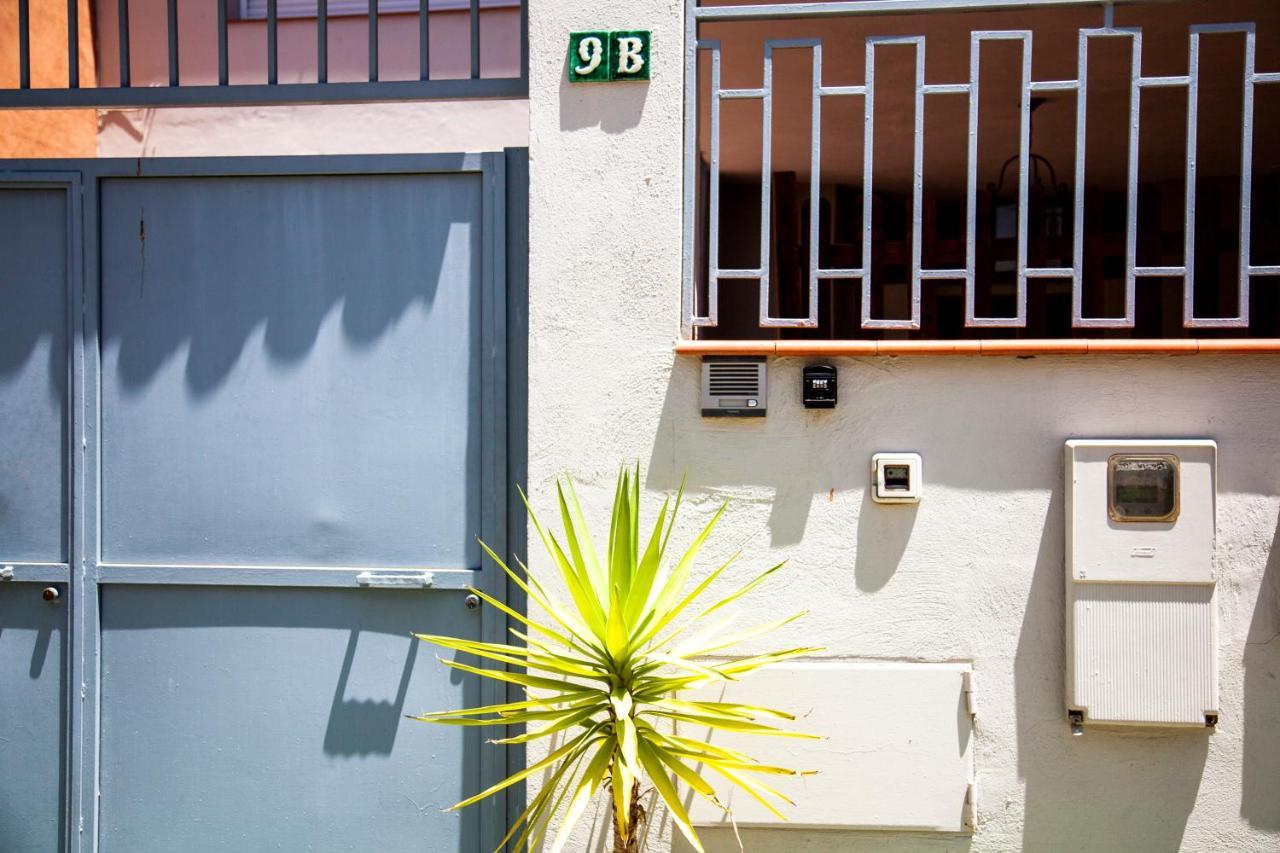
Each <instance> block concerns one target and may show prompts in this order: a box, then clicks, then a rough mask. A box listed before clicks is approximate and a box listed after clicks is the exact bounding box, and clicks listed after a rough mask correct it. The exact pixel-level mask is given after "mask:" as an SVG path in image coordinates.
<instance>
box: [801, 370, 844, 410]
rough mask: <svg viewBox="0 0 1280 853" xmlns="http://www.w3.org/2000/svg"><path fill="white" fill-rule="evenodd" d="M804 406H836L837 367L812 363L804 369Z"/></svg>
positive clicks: (823, 407)
mask: <svg viewBox="0 0 1280 853" xmlns="http://www.w3.org/2000/svg"><path fill="white" fill-rule="evenodd" d="M803 391H804V394H803V396H804V407H805V408H806V409H834V408H835V407H836V369H835V368H834V367H832V366H831V365H829V364H811V365H809V366H808V367H806V368H805V369H804V389H803Z"/></svg>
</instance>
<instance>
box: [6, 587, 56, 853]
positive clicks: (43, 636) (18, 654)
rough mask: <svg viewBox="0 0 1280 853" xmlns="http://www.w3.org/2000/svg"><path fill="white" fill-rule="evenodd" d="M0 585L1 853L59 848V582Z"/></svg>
mask: <svg viewBox="0 0 1280 853" xmlns="http://www.w3.org/2000/svg"><path fill="white" fill-rule="evenodd" d="M44 586H45V585H44V584H35V583H23V582H13V581H9V582H6V583H3V584H0V732H3V734H2V735H0V804H3V805H0V850H6V851H7V850H13V851H20V850H62V849H63V846H62V839H63V838H64V836H65V833H66V810H65V807H64V803H65V801H66V775H65V770H66V754H67V726H66V718H67V717H66V711H67V706H66V700H67V691H66V670H67V642H66V627H67V608H66V605H65V602H66V600H67V595H66V593H67V587H66V584H55V585H53V586H54V588H55V589H57V590H58V591H59V593H60V596H59V598H58V600H57V601H55V602H46V601H45V600H44V599H43V597H42V596H41V591H42V589H43V588H44Z"/></svg>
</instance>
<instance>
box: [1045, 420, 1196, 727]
mask: <svg viewBox="0 0 1280 853" xmlns="http://www.w3.org/2000/svg"><path fill="white" fill-rule="evenodd" d="M1216 464H1217V445H1216V444H1215V443H1214V442H1213V441H1210V440H1207V439H1171V440H1166V439H1161V440H1133V439H1122V440H1111V439H1108V440H1093V439H1088V440H1084V439H1077V440H1072V441H1068V442H1067V446H1066V569H1067V590H1066V592H1067V595H1066V603H1067V613H1066V630H1067V673H1066V676H1067V677H1066V681H1067V713H1068V715H1069V717H1070V718H1071V721H1072V723H1073V724H1076V725H1081V726H1083V725H1087V724H1089V723H1105V724H1130V725H1172V726H1176V725H1195V726H1206V725H1207V726H1214V725H1216V724H1217V721H1218V640H1217V610H1216V598H1215V575H1214V543H1215V536H1216V502H1217V474H1216Z"/></svg>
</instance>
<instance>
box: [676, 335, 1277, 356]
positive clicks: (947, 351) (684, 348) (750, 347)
mask: <svg viewBox="0 0 1280 853" xmlns="http://www.w3.org/2000/svg"><path fill="white" fill-rule="evenodd" d="M676 352H677V353H679V354H681V355H766V356H768V355H773V356H841V355H843V356H860V355H861V356H865V355H1015V356H1017V355H1022V356H1026V355H1196V354H1199V353H1280V338H1220V339H1203V338H1170V339H1160V338H1149V339H1144V338H1128V339H1118V338H1105V339H1103V338H1100V339H1085V338H1063V339H1058V340H1052V339H1049V340H1034V339H1027V340H1009V339H1005V340H964V341H796V340H792V341H677V342H676Z"/></svg>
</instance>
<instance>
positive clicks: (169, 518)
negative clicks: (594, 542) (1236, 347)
mask: <svg viewBox="0 0 1280 853" xmlns="http://www.w3.org/2000/svg"><path fill="white" fill-rule="evenodd" d="M492 161H493V158H487V159H486V160H485V161H484V162H485V163H492ZM455 162H456V161H455ZM365 166H369V167H372V168H371V169H370V171H362V167H365ZM276 167H280V168H281V169H282V171H283V173H281V172H274V171H272V170H273V168H276ZM152 168H154V169H155V171H156V174H152V175H148V174H145V173H144V174H142V175H131V174H128V173H126V174H120V173H118V172H110V173H108V174H106V175H104V176H103V177H102V178H101V179H100V180H99V181H98V199H99V200H98V205H97V222H98V225H97V232H98V235H99V244H100V249H99V250H98V251H99V256H98V257H99V276H98V278H99V279H100V292H99V299H100V306H101V308H100V318H101V319H100V324H101V325H100V327H99V329H98V330H97V332H98V337H99V340H100V341H101V343H100V353H101V360H100V366H99V381H98V387H100V389H101V404H100V409H99V413H100V419H101V431H100V434H99V439H98V443H97V445H96V446H97V449H98V452H99V454H100V455H99V459H100V470H101V478H100V481H101V493H100V495H99V502H100V503H99V506H100V515H99V516H98V523H99V525H100V526H99V528H98V530H99V536H100V542H101V552H100V554H99V556H98V559H97V562H96V573H97V579H98V584H97V587H96V595H97V603H98V604H99V609H98V612H99V613H100V620H101V632H100V642H101V647H100V650H101V655H100V660H101V677H100V681H99V695H98V697H97V701H98V708H99V714H100V718H101V725H100V735H99V748H98V762H99V763H98V773H97V776H96V782H97V784H98V786H99V789H100V799H99V813H98V815H97V838H98V846H99V849H100V850H101V851H103V853H113V852H115V853H148V851H157V853H159V851H165V852H166V853H167V851H171V850H176V849H181V850H192V851H199V850H225V849H245V850H258V849H264V850H265V849H290V850H292V849H316V850H326V851H328V850H333V851H346V850H350V851H363V850H368V849H375V848H376V849H387V850H397V851H421V853H438V851H450V853H452V851H458V853H463V851H472V850H476V849H480V848H481V847H483V846H485V844H486V843H489V844H492V843H493V842H487V841H486V839H487V837H488V836H489V835H491V834H492V832H493V831H494V829H496V828H497V827H498V826H499V824H498V823H496V822H495V821H494V820H493V817H494V808H495V807H490V811H489V812H488V813H486V812H485V811H483V810H479V809H477V810H468V811H470V812H472V813H470V814H467V813H463V814H444V813H442V812H441V809H443V808H445V807H447V806H448V805H451V804H452V803H453V802H456V801H457V800H459V799H461V798H462V797H463V796H464V794H465V792H468V791H475V790H477V789H478V788H480V787H483V786H484V785H485V784H490V783H491V782H492V781H496V779H494V778H493V776H494V770H495V767H496V766H500V764H501V762H502V759H503V756H502V754H501V750H500V749H496V748H493V747H485V748H482V747H481V743H482V739H483V738H485V737H488V736H490V733H489V732H484V731H481V730H478V729H468V730H465V731H463V730H457V731H442V732H435V731H423V729H424V728H425V727H422V726H419V725H416V724H412V723H407V722H405V720H404V715H405V714H414V713H420V712H421V711H423V710H427V709H432V708H443V707H457V706H459V705H461V704H463V703H467V702H483V701H489V702H493V701H497V700H498V698H500V697H499V696H491V695H490V694H491V693H493V692H494V691H493V689H492V688H488V692H486V687H485V686H483V685H480V684H477V683H475V681H474V680H473V679H466V680H464V679H461V678H459V677H458V676H456V675H454V676H450V674H449V673H448V671H447V670H445V669H443V668H442V667H440V665H439V664H438V663H437V662H436V661H435V660H434V659H432V658H431V657H430V656H428V655H423V654H421V653H420V650H419V648H418V646H417V643H416V641H413V640H412V639H411V638H410V636H409V635H410V632H411V631H415V630H416V631H423V630H427V631H444V632H449V633H455V634H458V635H460V636H468V637H473V638H477V639H478V638H481V637H487V638H495V635H496V633H497V632H498V631H501V630H502V626H501V624H500V623H501V620H500V619H499V618H497V617H499V616H500V614H498V613H497V612H496V611H493V610H491V609H490V608H481V609H479V610H472V609H469V608H467V607H466V606H465V605H464V598H465V593H464V592H463V591H462V586H463V585H465V584H467V583H475V584H478V585H481V586H484V587H486V588H488V589H490V590H491V591H492V590H495V586H494V584H495V583H496V582H497V579H496V578H494V577H493V574H494V570H493V569H492V568H489V569H487V570H484V571H480V554H479V549H478V546H477V544H476V542H475V538H476V536H477V535H482V536H485V537H486V538H488V539H490V540H491V541H495V542H496V543H497V544H499V547H501V534H500V533H499V534H498V537H499V538H497V539H494V535H495V531H500V530H502V528H503V525H505V517H504V516H503V515H501V514H499V513H495V511H494V506H495V505H497V506H499V507H505V491H499V489H503V490H504V489H505V482H506V479H507V474H506V470H505V457H504V455H503V452H502V451H501V448H502V447H505V419H504V418H505V410H504V409H503V407H502V404H501V395H502V394H503V393H505V389H504V387H503V386H502V384H501V370H502V368H501V365H502V363H503V359H504V357H505V356H504V353H503V350H502V348H501V346H500V345H497V344H495V343H494V335H495V333H497V334H498V335H501V334H502V328H503V327H502V322H503V321H502V317H501V314H500V313H495V305H496V304H499V300H500V299H501V293H502V284H503V282H502V279H501V277H500V276H501V270H500V269H495V265H494V264H493V261H492V257H493V255H494V253H495V251H496V247H500V246H501V232H500V230H499V231H497V232H496V233H495V230H494V227H493V224H492V223H493V221H494V220H495V219H496V218H497V217H498V216H499V213H500V211H499V210H497V209H495V207H494V205H493V197H494V195H495V192H494V187H493V175H492V174H491V173H490V172H488V171H486V170H485V169H484V168H476V167H475V166H471V167H469V168H466V167H465V166H464V168H458V167H457V166H455V167H454V168H452V169H445V170H441V171H431V170H430V168H429V166H428V167H427V168H426V169H424V170H423V171H415V170H414V169H413V168H412V165H409V167H408V168H405V169H403V170H400V169H397V168H396V167H395V166H394V165H392V164H389V161H388V160H386V159H383V158H354V159H352V160H347V161H343V162H341V163H335V162H334V161H332V160H324V159H317V160H309V161H298V160H290V161H267V162H265V163H264V164H257V163H255V164H253V165H252V166H250V167H248V168H246V167H245V165H244V163H242V162H240V163H238V162H235V161H230V160H229V161H212V162H207V163H205V162H201V161H191V162H189V163H185V164H184V163H180V162H177V161H170V162H165V161H160V162H159V163H158V164H155V165H154V166H153V167H152ZM310 169H313V170H314V171H311V170H310ZM393 169H394V170H395V171H392V170H393ZM495 399H496V400H497V402H496V403H495ZM500 494H501V495H503V497H502V498H499V497H498V496H499V495H500ZM402 727H404V728H407V729H408V731H402V730H401V729H402ZM486 780H489V781H488V782H486ZM496 808H499V809H500V808H501V804H498V805H497V806H496ZM495 841H496V838H495Z"/></svg>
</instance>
